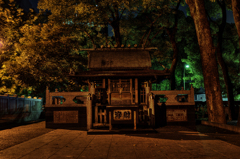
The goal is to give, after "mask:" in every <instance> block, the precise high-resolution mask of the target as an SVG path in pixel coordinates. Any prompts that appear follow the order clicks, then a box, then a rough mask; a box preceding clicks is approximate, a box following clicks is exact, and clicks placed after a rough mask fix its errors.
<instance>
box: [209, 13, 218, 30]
mask: <svg viewBox="0 0 240 159" xmlns="http://www.w3.org/2000/svg"><path fill="white" fill-rule="evenodd" d="M206 14H207V16H208V18H209V20H210V21H211V22H213V23H214V24H216V25H217V26H218V27H219V25H218V23H216V22H215V21H213V20H212V19H211V18H210V16H209V14H208V12H207V10H206Z"/></svg>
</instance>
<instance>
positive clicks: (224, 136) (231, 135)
mask: <svg viewBox="0 0 240 159" xmlns="http://www.w3.org/2000/svg"><path fill="white" fill-rule="evenodd" d="M155 130H156V131H157V132H158V133H149V134H128V135H129V136H139V137H145V138H159V139H166V140H222V141H225V142H228V143H230V144H233V145H236V146H239V147H240V134H239V133H236V132H232V131H229V130H225V129H221V128H217V127H211V126H206V125H201V124H200V125H196V126H192V127H182V126H165V127H160V128H157V129H155Z"/></svg>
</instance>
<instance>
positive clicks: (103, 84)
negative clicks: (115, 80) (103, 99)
mask: <svg viewBox="0 0 240 159" xmlns="http://www.w3.org/2000/svg"><path fill="white" fill-rule="evenodd" d="M105 81H106V80H105V78H104V79H102V88H106V83H105Z"/></svg>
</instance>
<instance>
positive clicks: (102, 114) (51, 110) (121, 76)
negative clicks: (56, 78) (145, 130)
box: [45, 48, 195, 130]
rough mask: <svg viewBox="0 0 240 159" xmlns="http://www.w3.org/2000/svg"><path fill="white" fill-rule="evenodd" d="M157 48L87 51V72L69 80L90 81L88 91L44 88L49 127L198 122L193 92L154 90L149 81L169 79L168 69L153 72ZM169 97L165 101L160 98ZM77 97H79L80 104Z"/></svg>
mask: <svg viewBox="0 0 240 159" xmlns="http://www.w3.org/2000/svg"><path fill="white" fill-rule="evenodd" d="M151 49H154V48H99V49H89V50H88V68H89V71H85V72H78V73H72V74H71V75H69V77H70V78H72V79H74V80H75V81H78V82H85V83H86V84H88V87H89V91H88V92H58V90H56V91H55V92H49V90H47V91H46V105H45V110H46V127H51V128H58V127H78V128H82V129H87V130H89V129H92V128H99V127H108V128H109V130H112V129H114V127H115V126H118V125H121V126H124V125H126V126H127V125H128V126H129V125H130V126H131V127H132V128H133V129H134V130H136V129H137V127H142V126H152V127H156V126H160V125H161V123H164V122H165V124H168V123H172V124H174V123H175V124H176V123H177V124H179V123H183V124H184V123H185V124H189V123H191V122H193V121H194V123H195V120H194V105H195V103H194V90H193V88H191V90H173V91H152V90H151V84H152V83H157V82H160V81H162V80H163V79H166V78H170V72H168V71H167V70H163V71H159V70H151V69H150V68H151V59H150V54H149V51H150V50H151ZM163 97H166V98H168V100H167V101H166V102H165V103H160V102H159V99H160V98H163ZM73 99H79V100H80V101H82V103H81V104H76V103H75V102H73Z"/></svg>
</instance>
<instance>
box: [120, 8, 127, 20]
mask: <svg viewBox="0 0 240 159" xmlns="http://www.w3.org/2000/svg"><path fill="white" fill-rule="evenodd" d="M125 9H126V8H124V9H123V11H122V13H121V15H120V18H119V19H121V18H122V15H123V12H124V11H125Z"/></svg>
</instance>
